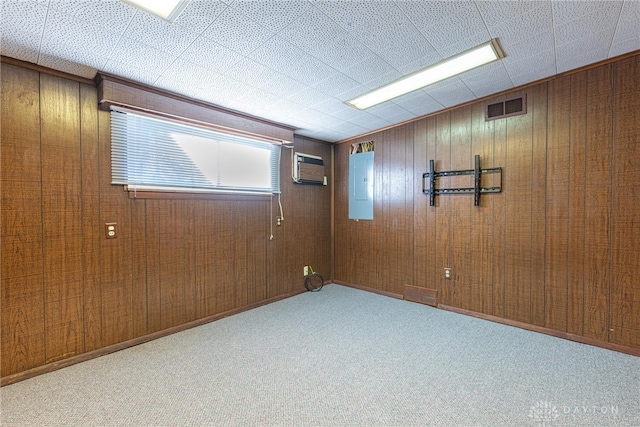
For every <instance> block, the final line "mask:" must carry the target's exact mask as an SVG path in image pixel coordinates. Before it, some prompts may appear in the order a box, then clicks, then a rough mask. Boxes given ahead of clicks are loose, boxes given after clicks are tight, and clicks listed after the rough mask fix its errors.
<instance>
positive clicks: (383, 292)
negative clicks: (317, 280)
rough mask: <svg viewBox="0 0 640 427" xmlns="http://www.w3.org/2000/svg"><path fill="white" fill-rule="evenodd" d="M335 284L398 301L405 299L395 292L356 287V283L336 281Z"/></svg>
mask: <svg viewBox="0 0 640 427" xmlns="http://www.w3.org/2000/svg"><path fill="white" fill-rule="evenodd" d="M333 283H335V284H336V285H342V286H347V287H349V288H354V289H360V290H361V291H366V292H372V293H374V294H379V295H384V296H385V297H391V298H396V299H404V296H403V295H402V294H396V293H395V292H389V291H382V290H380V289H374V288H370V287H368V286H362V285H356V284H354V283H347V282H343V281H340V280H334V281H333Z"/></svg>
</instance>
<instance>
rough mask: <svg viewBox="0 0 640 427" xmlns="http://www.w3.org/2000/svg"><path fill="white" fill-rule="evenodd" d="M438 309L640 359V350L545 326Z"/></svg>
mask: <svg viewBox="0 0 640 427" xmlns="http://www.w3.org/2000/svg"><path fill="white" fill-rule="evenodd" d="M438 308H440V309H442V310H447V311H451V312H454V313H458V314H464V315H467V316H472V317H477V318H479V319H483V320H489V321H491V322H496V323H501V324H503V325H508V326H514V327H516V328H520V329H526V330H527V331H532V332H539V333H541V334H545V335H551V336H554V337H557V338H563V339H566V340H570V341H575V342H579V343H581V344H587V345H592V346H595V347H601V348H605V349H607V350H613V351H617V352H620V353H625V354H630V355H632V356H638V357H640V348H635V347H629V346H626V345H621V344H613V343H610V342H607V341H602V340H598V339H595V338H588V337H583V336H582V335H576V334H570V333H568V332H562V331H558V330H556V329H550V328H545V327H543V326H536V325H531V324H529V323H524V322H518V321H516V320H509V319H503V318H502V317H497V316H492V315H490V314H484V313H478V312H476V311H471V310H465V309H462V308H458V307H452V306H449V305H444V304H438Z"/></svg>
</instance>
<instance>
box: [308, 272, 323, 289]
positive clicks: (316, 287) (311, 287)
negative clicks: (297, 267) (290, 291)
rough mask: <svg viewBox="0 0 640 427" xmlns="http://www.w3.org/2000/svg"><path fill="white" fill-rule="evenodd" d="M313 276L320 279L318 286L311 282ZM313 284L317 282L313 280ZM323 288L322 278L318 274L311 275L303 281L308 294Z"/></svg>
mask: <svg viewBox="0 0 640 427" xmlns="http://www.w3.org/2000/svg"><path fill="white" fill-rule="evenodd" d="M314 276H315V277H319V278H320V285H318V284H317V283H312V282H311V278H312V277H314ZM314 282H317V280H315V281H314ZM323 286H324V278H323V277H322V275H321V274H320V273H315V272H314V273H311V274H309V275H308V276H307V277H306V278H305V279H304V287H305V288H307V290H308V291H310V292H318V291H319V290H320V289H322V287H323Z"/></svg>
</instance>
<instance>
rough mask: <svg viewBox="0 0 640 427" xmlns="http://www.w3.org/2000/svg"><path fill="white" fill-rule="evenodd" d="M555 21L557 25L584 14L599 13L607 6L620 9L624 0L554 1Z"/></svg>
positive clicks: (552, 4)
mask: <svg viewBox="0 0 640 427" xmlns="http://www.w3.org/2000/svg"><path fill="white" fill-rule="evenodd" d="M551 6H552V7H553V22H554V23H555V24H556V25H561V24H565V23H567V22H570V21H573V20H575V19H578V18H581V17H583V16H584V15H591V14H598V13H601V12H602V11H603V9H607V8H617V9H618V10H620V9H619V8H620V6H622V1H620V0H607V1H600V0H590V1H564V2H560V1H559V2H552V3H551Z"/></svg>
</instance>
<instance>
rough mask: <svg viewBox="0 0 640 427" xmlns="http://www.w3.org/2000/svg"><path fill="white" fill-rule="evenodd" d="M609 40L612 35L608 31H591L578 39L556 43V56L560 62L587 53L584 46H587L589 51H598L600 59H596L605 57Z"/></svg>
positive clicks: (610, 40) (607, 52) (609, 43)
mask: <svg viewBox="0 0 640 427" xmlns="http://www.w3.org/2000/svg"><path fill="white" fill-rule="evenodd" d="M611 42H612V35H611V33H609V32H598V33H591V34H588V35H587V36H585V37H582V38H580V39H577V40H573V41H571V42H569V43H566V44H562V45H558V46H557V47H556V57H557V58H558V62H560V61H562V60H563V59H565V58H570V57H573V56H580V55H584V54H585V53H587V50H585V46H588V47H589V49H588V51H589V52H592V53H596V52H598V54H599V57H600V59H598V60H596V61H599V60H602V59H606V58H607V55H608V54H609V48H610V47H611Z"/></svg>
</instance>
